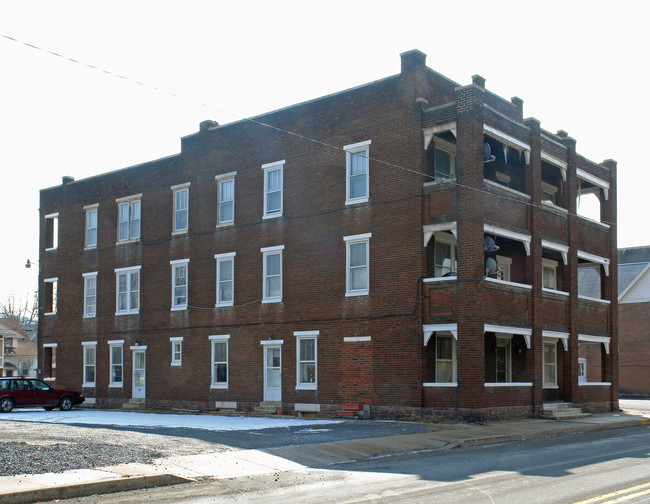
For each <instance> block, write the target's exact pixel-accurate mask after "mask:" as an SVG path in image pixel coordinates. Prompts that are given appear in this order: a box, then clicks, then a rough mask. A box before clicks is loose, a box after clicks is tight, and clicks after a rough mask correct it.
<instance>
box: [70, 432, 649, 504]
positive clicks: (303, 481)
mask: <svg viewBox="0 0 650 504" xmlns="http://www.w3.org/2000/svg"><path fill="white" fill-rule="evenodd" d="M649 456H650V426H647V425H645V426H639V427H631V428H625V429H614V430H609V431H599V432H590V433H585V434H575V435H568V436H557V437H552V438H547V439H540V440H531V441H517V442H509V443H503V444H499V445H490V446H484V447H474V448H465V449H455V450H451V451H441V452H440V451H439V452H433V453H428V454H411V455H401V456H394V457H382V458H375V459H371V460H365V461H361V462H353V463H347V464H337V465H333V466H329V467H327V468H326V469H318V468H317V469H303V470H298V471H286V472H276V473H273V474H265V475H257V476H254V475H253V476H245V477H241V478H231V479H224V480H217V481H198V482H195V483H190V484H185V485H179V486H174V487H162V488H155V489H148V490H139V491H134V492H124V493H120V494H113V495H102V496H94V497H86V498H80V499H73V500H71V501H70V502H74V503H79V504H90V503H98V502H101V503H120V504H126V503H141V502H147V501H150V502H159V503H177V502H186V503H209V502H210V503H211V502H247V503H268V502H286V503H304V502H314V503H329V502H346V503H353V502H354V503H362V502H369V503H370V502H398V503H399V502H403V503H406V502H408V503H419V502H422V503H424V502H427V503H429V502H444V503H468V502H472V503H482V502H485V503H509V504H510V503H517V502H521V503H527V504H528V503H537V502H539V503H578V502H580V503H581V504H597V503H605V502H607V503H613V502H626V503H640V502H650V464H649V463H648V457H649Z"/></svg>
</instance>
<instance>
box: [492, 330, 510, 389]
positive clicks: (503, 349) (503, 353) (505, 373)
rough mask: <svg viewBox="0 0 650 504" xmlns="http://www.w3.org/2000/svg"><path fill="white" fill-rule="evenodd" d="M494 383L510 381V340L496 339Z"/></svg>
mask: <svg viewBox="0 0 650 504" xmlns="http://www.w3.org/2000/svg"><path fill="white" fill-rule="evenodd" d="M495 351H496V377H497V379H496V381H497V383H509V382H511V381H512V373H511V370H512V362H511V356H512V345H511V340H510V339H506V338H497V344H496V350H495Z"/></svg>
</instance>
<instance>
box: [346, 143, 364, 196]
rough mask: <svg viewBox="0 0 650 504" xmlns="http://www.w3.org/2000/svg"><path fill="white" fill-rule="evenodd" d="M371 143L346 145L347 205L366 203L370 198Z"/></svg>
mask: <svg viewBox="0 0 650 504" xmlns="http://www.w3.org/2000/svg"><path fill="white" fill-rule="evenodd" d="M370 143H371V141H370V140H367V141H365V142H359V143H356V144H351V145H346V146H345V147H343V149H344V150H345V159H346V171H347V175H346V187H347V189H346V200H345V203H346V204H348V205H349V204H354V203H364V202H366V201H368V196H369V166H370V163H369V159H370V149H369V145H370Z"/></svg>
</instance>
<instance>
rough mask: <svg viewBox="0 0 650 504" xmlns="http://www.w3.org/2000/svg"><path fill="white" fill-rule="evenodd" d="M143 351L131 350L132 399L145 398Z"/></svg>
mask: <svg viewBox="0 0 650 504" xmlns="http://www.w3.org/2000/svg"><path fill="white" fill-rule="evenodd" d="M145 361H146V359H145V351H144V350H134V351H133V399H144V398H145V377H146V374H145Z"/></svg>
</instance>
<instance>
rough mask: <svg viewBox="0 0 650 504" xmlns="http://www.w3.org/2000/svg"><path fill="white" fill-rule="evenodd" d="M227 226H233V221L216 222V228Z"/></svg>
mask: <svg viewBox="0 0 650 504" xmlns="http://www.w3.org/2000/svg"><path fill="white" fill-rule="evenodd" d="M228 227H235V221H228V222H218V223H217V228H228Z"/></svg>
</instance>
